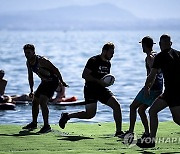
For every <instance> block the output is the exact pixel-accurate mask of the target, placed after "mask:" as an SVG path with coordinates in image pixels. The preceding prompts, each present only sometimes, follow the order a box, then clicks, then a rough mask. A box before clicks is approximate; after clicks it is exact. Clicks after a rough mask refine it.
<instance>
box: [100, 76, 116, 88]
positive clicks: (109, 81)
mask: <svg viewBox="0 0 180 154" xmlns="http://www.w3.org/2000/svg"><path fill="white" fill-rule="evenodd" d="M102 80H103V81H104V82H105V83H107V85H108V86H111V85H113V84H114V81H115V77H114V76H113V75H112V74H107V75H105V76H104V77H103V78H102Z"/></svg>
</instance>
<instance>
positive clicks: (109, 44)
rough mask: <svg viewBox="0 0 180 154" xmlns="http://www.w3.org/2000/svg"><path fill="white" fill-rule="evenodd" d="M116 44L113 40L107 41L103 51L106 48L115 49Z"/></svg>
mask: <svg viewBox="0 0 180 154" xmlns="http://www.w3.org/2000/svg"><path fill="white" fill-rule="evenodd" d="M114 48H115V46H114V44H113V43H112V42H107V43H106V44H104V46H103V48H102V51H104V50H109V49H114Z"/></svg>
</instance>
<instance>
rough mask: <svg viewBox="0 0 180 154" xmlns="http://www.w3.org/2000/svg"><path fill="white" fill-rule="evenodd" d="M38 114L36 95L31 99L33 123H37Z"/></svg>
mask: <svg viewBox="0 0 180 154" xmlns="http://www.w3.org/2000/svg"><path fill="white" fill-rule="evenodd" d="M38 114H39V99H38V98H37V97H34V99H33V101H32V119H33V121H32V122H33V123H37V117H38Z"/></svg>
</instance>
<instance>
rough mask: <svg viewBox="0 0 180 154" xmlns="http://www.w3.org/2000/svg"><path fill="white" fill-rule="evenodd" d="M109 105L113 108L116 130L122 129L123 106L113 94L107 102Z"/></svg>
mask: <svg viewBox="0 0 180 154" xmlns="http://www.w3.org/2000/svg"><path fill="white" fill-rule="evenodd" d="M106 105H108V106H109V107H111V108H112V109H113V117H114V121H115V123H116V132H120V131H122V114H121V107H120V104H119V103H118V101H117V100H116V98H115V97H114V96H112V97H111V98H110V99H109V100H108V102H107V104H106Z"/></svg>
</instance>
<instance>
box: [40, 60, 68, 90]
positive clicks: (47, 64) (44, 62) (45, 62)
mask: <svg viewBox="0 0 180 154" xmlns="http://www.w3.org/2000/svg"><path fill="white" fill-rule="evenodd" d="M40 65H41V66H43V67H45V68H47V69H49V70H51V71H52V72H53V73H54V74H55V75H57V77H58V79H59V80H60V82H61V83H62V84H63V86H65V87H67V86H68V85H67V84H66V83H65V82H64V81H63V79H62V75H61V73H60V71H59V69H58V68H57V67H55V66H54V65H53V64H52V63H51V62H50V61H49V60H47V59H41V60H40Z"/></svg>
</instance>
